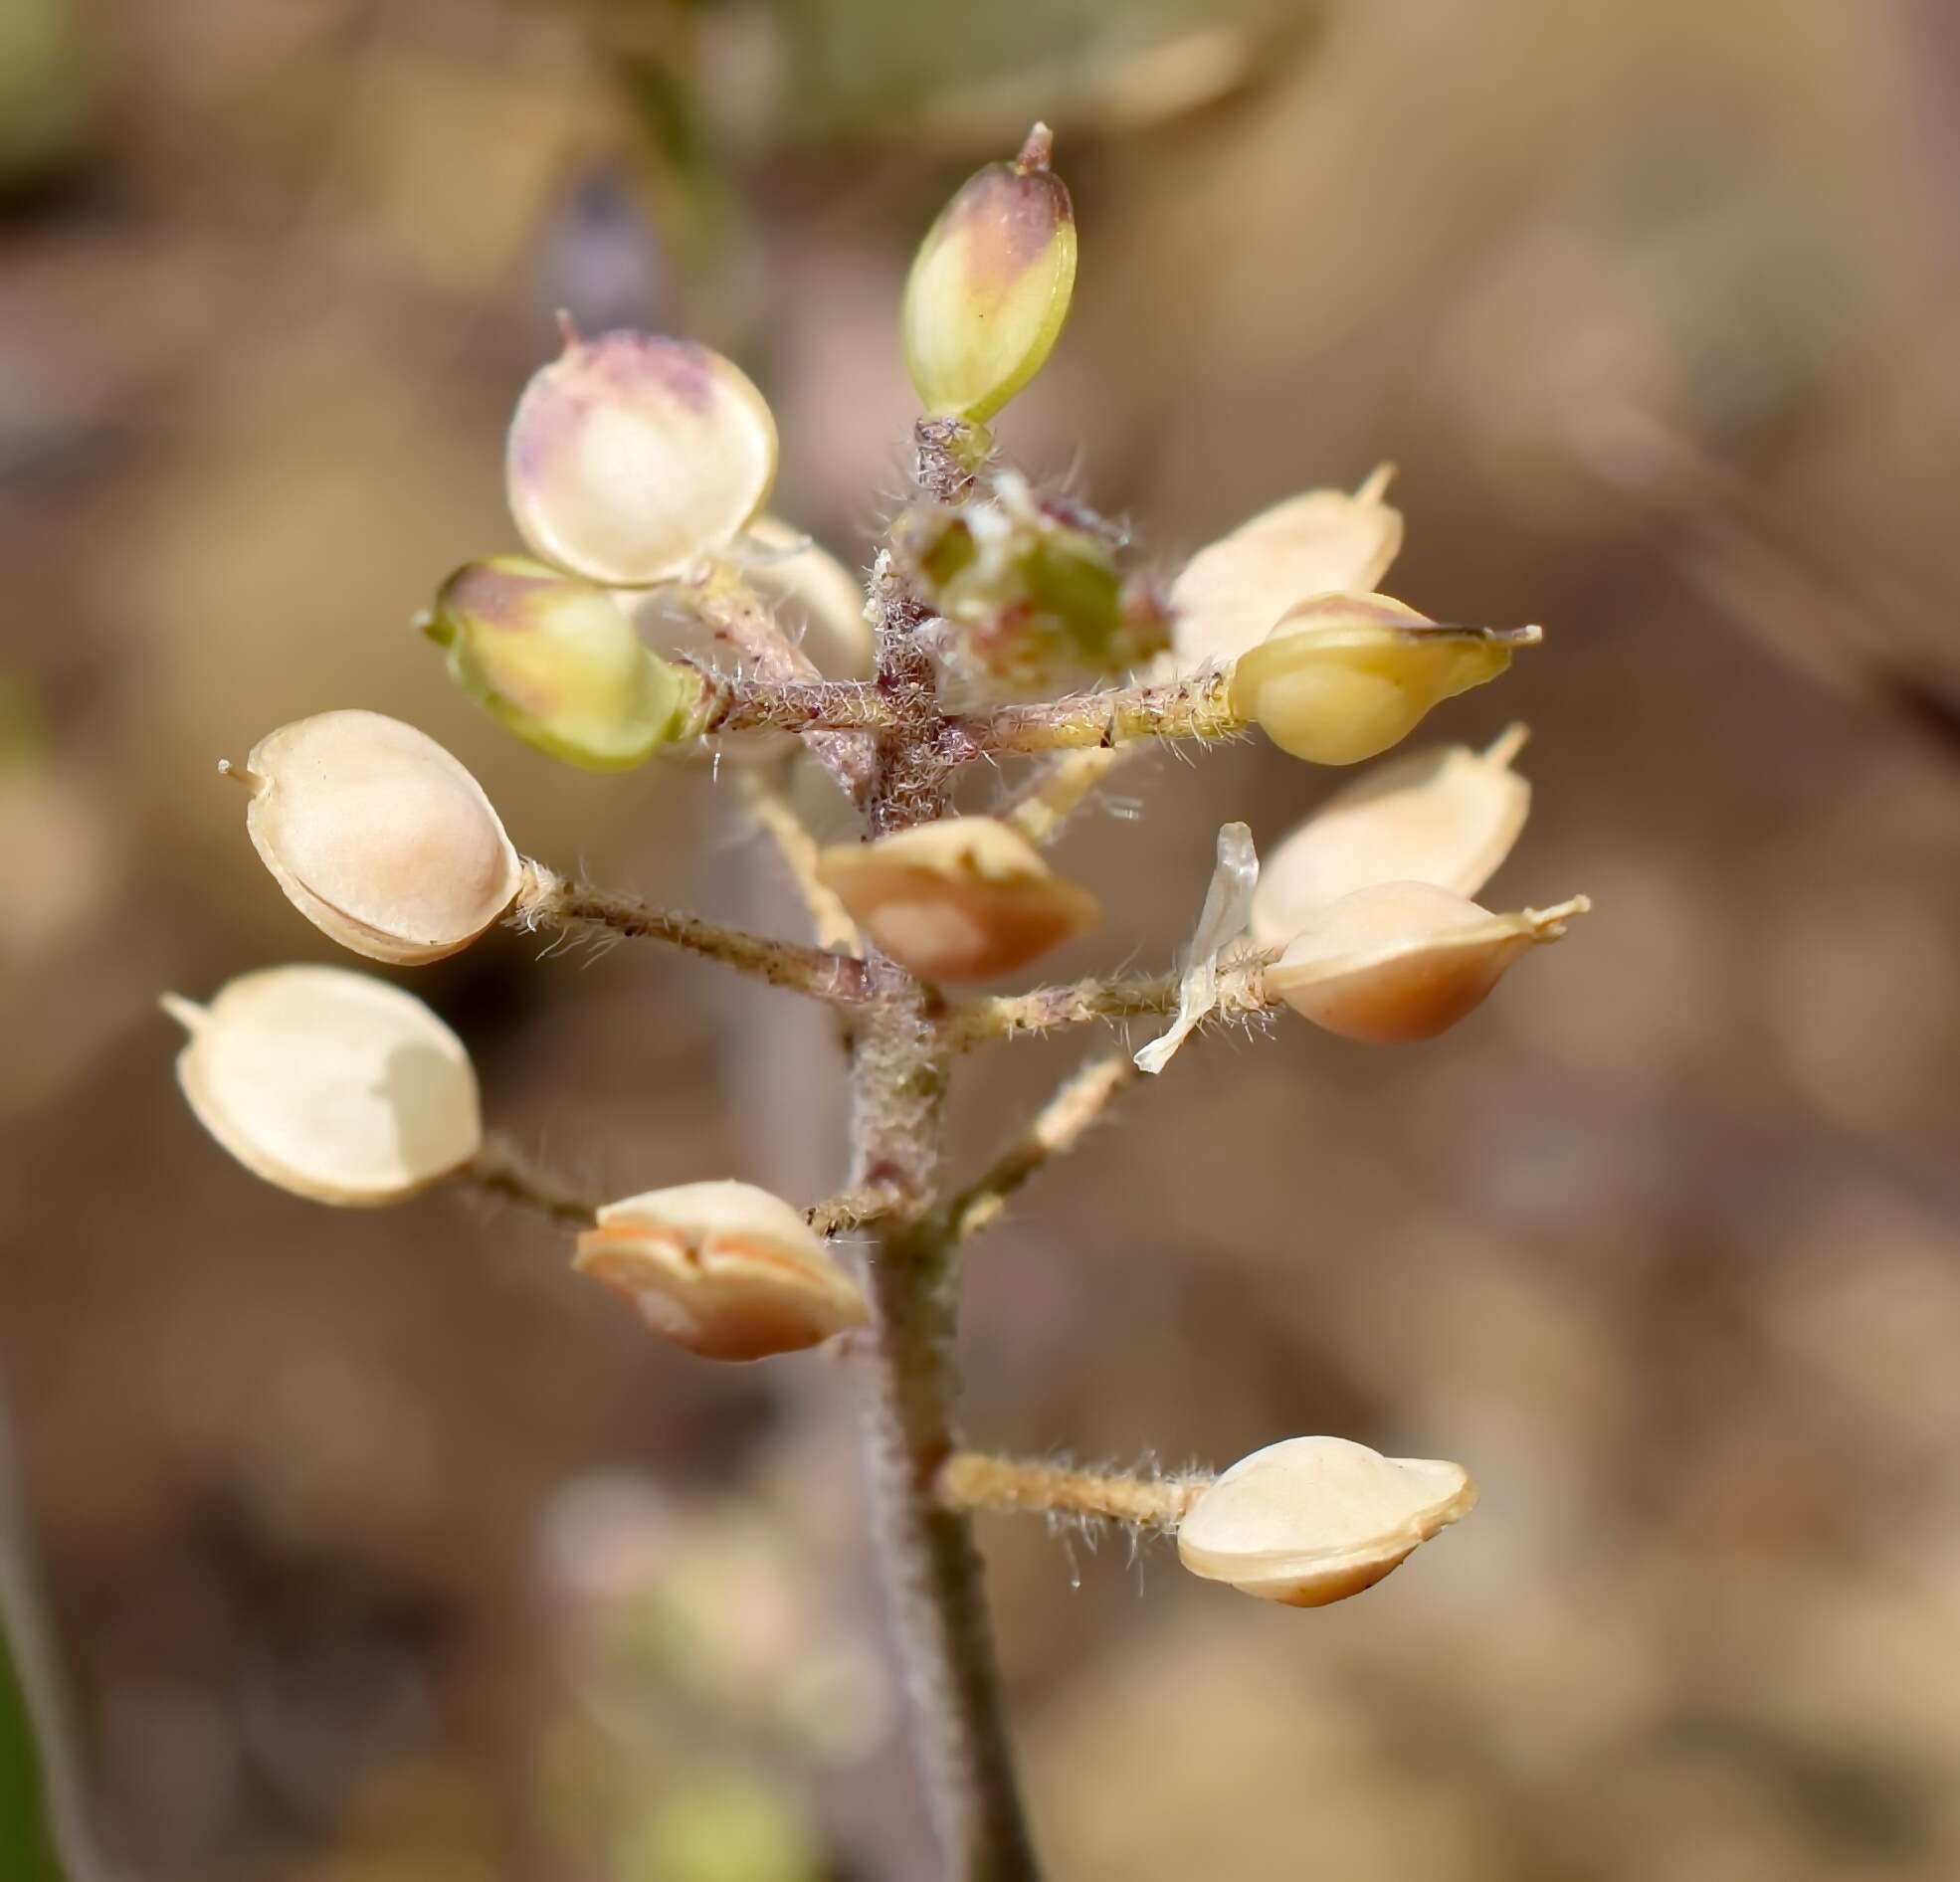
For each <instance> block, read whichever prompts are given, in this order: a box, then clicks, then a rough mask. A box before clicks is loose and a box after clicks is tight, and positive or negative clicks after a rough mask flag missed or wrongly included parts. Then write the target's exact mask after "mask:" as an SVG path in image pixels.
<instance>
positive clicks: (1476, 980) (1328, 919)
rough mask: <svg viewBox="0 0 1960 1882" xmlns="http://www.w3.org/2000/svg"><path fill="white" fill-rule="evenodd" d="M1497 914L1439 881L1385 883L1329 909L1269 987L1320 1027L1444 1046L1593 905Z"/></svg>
mask: <svg viewBox="0 0 1960 1882" xmlns="http://www.w3.org/2000/svg"><path fill="white" fill-rule="evenodd" d="M1591 905H1592V904H1591V903H1590V902H1588V901H1587V899H1586V898H1585V896H1583V895H1577V896H1574V897H1573V898H1572V900H1570V901H1568V902H1561V903H1560V904H1559V905H1558V906H1557V907H1556V908H1546V909H1532V908H1527V909H1524V910H1522V911H1521V912H1519V913H1517V914H1514V915H1493V914H1492V913H1491V912H1490V911H1489V910H1488V909H1487V908H1479V907H1478V906H1477V905H1476V903H1475V902H1473V901H1470V900H1469V899H1468V898H1467V897H1465V896H1462V895H1457V894H1454V893H1452V892H1451V891H1450V890H1449V889H1447V888H1438V887H1437V886H1436V885H1435V884H1434V883H1431V882H1384V883H1381V884H1378V885H1377V886H1375V887H1373V888H1363V889H1356V890H1354V891H1353V893H1351V894H1348V895H1343V896H1342V897H1341V898H1340V900H1339V901H1337V902H1334V903H1332V904H1330V905H1329V906H1328V907H1326V908H1323V909H1321V910H1320V911H1319V912H1318V913H1317V914H1316V915H1314V916H1313V917H1312V918H1311V920H1310V921H1309V922H1308V923H1307V925H1306V926H1305V927H1304V928H1303V929H1302V930H1301V931H1300V932H1299V933H1298V934H1296V935H1295V936H1294V937H1293V939H1292V941H1291V942H1290V943H1288V945H1287V947H1286V951H1285V952H1284V953H1283V954H1282V955H1280V957H1279V959H1278V960H1277V961H1276V962H1275V963H1274V965H1273V966H1271V967H1269V968H1268V969H1267V970H1266V986H1267V990H1268V991H1269V992H1270V993H1274V994H1277V995H1278V996H1279V998H1280V999H1282V1000H1283V1001H1285V1003H1286V1004H1287V1006H1289V1007H1291V1008H1292V1010H1293V1011H1294V1012H1295V1013H1297V1014H1299V1015H1300V1016H1301V1017H1302V1018H1304V1019H1308V1020H1311V1021H1312V1022H1313V1024H1314V1025H1315V1026H1318V1027H1324V1028H1325V1029H1326V1030H1327V1031H1328V1032H1329V1033H1338V1034H1340V1035H1341V1036H1342V1037H1344V1038H1351V1039H1365V1040H1367V1041H1368V1042H1369V1043H1371V1044H1377V1045H1395V1044H1403V1043H1406V1042H1408V1041H1410V1040H1412V1039H1426V1038H1434V1037H1435V1036H1436V1035H1437V1034H1439V1033H1442V1032H1444V1031H1446V1030H1447V1029H1449V1028H1450V1027H1453V1026H1455V1025H1456V1024H1457V1022H1458V1021H1459V1020H1461V1019H1463V1018H1464V1016H1465V1015H1466V1014H1468V1013H1470V1012H1471V1011H1472V1010H1474V1009H1475V1008H1476V1007H1477V1006H1478V1005H1480V1004H1481V1003H1482V1001H1483V999H1484V997H1485V996H1486V995H1487V994H1488V993H1489V992H1490V990H1491V988H1493V987H1494V986H1496V984H1497V982H1498V981H1499V980H1500V979H1501V978H1502V977H1503V973H1504V970H1505V969H1506V968H1507V967H1509V966H1510V964H1511V963H1512V962H1513V961H1515V960H1516V959H1517V958H1518V956H1519V955H1520V954H1522V953H1523V952H1524V951H1525V949H1527V948H1529V947H1531V946H1532V945H1533V944H1534V943H1537V942H1540V941H1555V940H1557V939H1558V937H1559V936H1560V935H1562V934H1563V933H1564V932H1565V924H1566V922H1567V921H1568V920H1570V919H1571V917H1572V916H1574V915H1582V914H1584V913H1585V912H1586V910H1587V909H1588V908H1589V907H1591Z"/></svg>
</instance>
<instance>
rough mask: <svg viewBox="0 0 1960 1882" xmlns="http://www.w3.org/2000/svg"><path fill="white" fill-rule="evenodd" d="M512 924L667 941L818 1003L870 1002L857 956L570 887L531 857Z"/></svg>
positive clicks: (580, 885) (586, 887) (513, 905)
mask: <svg viewBox="0 0 1960 1882" xmlns="http://www.w3.org/2000/svg"><path fill="white" fill-rule="evenodd" d="M505 919H506V920H509V921H511V922H514V923H516V924H517V925H518V926H520V927H525V928H565V929H578V928H587V929H599V930H603V931H605V932H607V933H611V934H619V935H628V936H631V937H633V938H635V939H638V940H646V941H665V942H666V943H667V944H668V945H669V946H670V947H677V948H686V950H687V951H688V952H689V953H693V954H704V955H706V956H707V957H708V958H709V959H710V960H715V961H720V962H723V963H724V964H725V965H727V966H729V967H732V968H733V969H735V971H736V972H737V973H740V974H750V975H753V976H754V977H755V978H756V979H757V980H766V981H768V982H769V983H770V985H771V986H774V987H788V988H791V989H792V990H794V991H795V992H797V993H800V994H808V995H809V996H810V997H811V998H812V999H813V1000H827V1001H829V1002H830V1003H831V1004H832V1005H834V1006H841V1007H850V1006H854V1005H856V1004H857V1003H859V1002H860V1001H862V1000H863V998H864V980H865V975H864V967H863V964H862V963H861V962H859V961H858V960H856V959H855V958H853V957H852V956H850V955H846V954H833V953H831V952H830V951H829V950H828V949H825V948H812V947H805V946H803V945H801V944H800V943H798V942H795V941H776V940H772V939H770V938H769V937H768V936H767V935H759V934H750V933H748V932H747V931H746V930H745V929H741V928H728V927H724V926H723V925H722V924H721V923H720V922H718V921H703V920H702V919H701V918H700V917H699V916H698V915H686V914H682V913H681V912H680V911H679V910H676V909H672V908H654V907H651V906H650V905H649V904H647V903H646V902H643V901H639V900H636V899H635V898H634V897H633V896H631V895H615V894H613V893H612V892H611V891H610V890H608V889H601V888H593V887H590V886H589V885H588V884H586V883H583V882H567V881H566V880H565V879H564V878H563V877H562V876H559V875H554V874H553V873H552V872H551V870H549V869H547V868H546V867H545V866H544V865H543V863H541V862H535V861H532V860H531V859H530V858H528V857H526V858H525V861H524V879H523V886H522V887H521V888H520V889H519V890H518V893H517V899H516V900H515V901H514V902H513V903H511V905H510V913H509V914H508V916H506V917H505Z"/></svg>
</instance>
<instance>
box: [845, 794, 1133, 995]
mask: <svg viewBox="0 0 1960 1882" xmlns="http://www.w3.org/2000/svg"><path fill="white" fill-rule="evenodd" d="M817 875H818V879H819V880H820V881H822V882H823V883H824V885H825V886H826V887H827V888H829V889H830V890H832V892H833V893H835V894H836V896H837V898H838V899H839V900H840V901H841V902H843V904H844V906H845V908H846V910H847V911H848V912H849V913H850V916H851V918H852V920H853V921H855V922H856V923H857V924H858V926H859V927H861V928H862V929H864V931H865V932H866V933H867V934H868V935H870V936H871V938H872V939H873V940H874V941H875V942H877V944H878V945H879V946H880V947H881V948H882V949H883V951H884V952H885V953H886V954H888V955H890V956H891V958H892V959H893V960H894V961H896V962H898V964H899V965H900V966H901V967H907V968H909V969H910V970H911V971H912V972H913V973H914V974H917V975H919V976H921V977H922V978H924V979H926V980H956V981H957V980H993V979H995V978H997V977H998V976H999V975H1002V974H1011V973H1014V972H1015V971H1016V970H1017V969H1019V968H1022V967H1025V966H1027V965H1028V963H1029V962H1030V961H1033V960H1036V959H1038V958H1039V957H1040V956H1041V955H1044V954H1046V953H1047V952H1048V951H1049V950H1050V949H1051V948H1055V947H1059V946H1060V945H1061V944H1062V943H1063V942H1064V941H1067V940H1070V939H1072V938H1073V937H1074V936H1076V935H1078V934H1084V933H1086V932H1088V931H1089V930H1090V929H1092V928H1094V927H1096V926H1097V925H1098V924H1099V923H1100V921H1101V919H1102V905H1101V903H1099V902H1098V901H1097V900H1096V899H1095V897H1094V896H1093V895H1091V894H1090V893H1089V892H1088V890H1087V889H1085V888H1082V887H1080V886H1079V885H1078V884H1077V883H1075V882H1071V881H1069V880H1068V879H1067V878H1066V877H1065V876H1060V875H1058V874H1056V872H1055V871H1054V870H1053V869H1051V868H1050V867H1049V865H1048V863H1047V861H1046V859H1045V858H1044V857H1043V855H1042V853H1041V851H1040V850H1039V849H1037V848H1036V847H1034V845H1032V844H1031V843H1029V842H1028V840H1027V839H1026V838H1025V837H1023V836H1021V835H1020V834H1019V833H1018V832H1017V831H1014V830H1011V829H1009V828H1008V826H1007V825H1005V824H1003V823H1000V822H999V821H997V820H996V819H994V818H991V817H949V818H946V819H943V820H942V821H940V822H938V823H934V824H921V825H920V826H919V827H918V828H917V829H915V830H905V831H899V832H897V833H895V834H894V835H892V836H889V837H881V838H880V839H879V840H878V841H877V842H876V843H869V844H840V845H837V846H836V847H832V848H829V849H826V850H824V851H823V852H822V854H821V855H820V856H819V857H818V859H817Z"/></svg>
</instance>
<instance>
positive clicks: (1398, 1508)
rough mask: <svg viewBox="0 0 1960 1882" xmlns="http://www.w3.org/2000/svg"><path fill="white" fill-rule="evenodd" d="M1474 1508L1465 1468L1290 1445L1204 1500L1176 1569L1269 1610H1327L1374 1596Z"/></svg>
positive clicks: (1325, 1441) (1259, 1459)
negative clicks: (1264, 1603) (1352, 1598)
mask: <svg viewBox="0 0 1960 1882" xmlns="http://www.w3.org/2000/svg"><path fill="white" fill-rule="evenodd" d="M1475 1502H1476V1485H1475V1484H1473V1483H1472V1482H1471V1481H1470V1472H1469V1471H1467V1470H1466V1469H1465V1468H1464V1467H1463V1465H1462V1464H1453V1463H1443V1462H1438V1461H1432V1460H1431V1459H1429V1458H1426V1457H1384V1456H1382V1455H1381V1453H1380V1452H1379V1451H1373V1450H1370V1449H1369V1448H1368V1447H1367V1445H1365V1444H1355V1443H1351V1442H1349V1440H1348V1439H1346V1438H1344V1437H1289V1438H1287V1439H1286V1440H1285V1441H1284V1442H1283V1443H1278V1444H1269V1445H1268V1446H1267V1447H1266V1448H1265V1449H1264V1450H1256V1451H1254V1452H1253V1454H1252V1455H1251V1456H1250V1457H1242V1458H1240V1460H1239V1461H1238V1462H1237V1463H1236V1464H1234V1465H1233V1466H1232V1468H1231V1469H1230V1470H1228V1471H1226V1472H1225V1474H1224V1475H1223V1476H1221V1477H1220V1478H1219V1479H1218V1481H1217V1482H1216V1483H1213V1484H1211V1485H1209V1486H1208V1487H1207V1488H1206V1489H1204V1490H1202V1491H1200V1492H1199V1494H1198V1498H1197V1500H1196V1501H1195V1502H1194V1503H1193V1504H1192V1506H1191V1508H1190V1510H1189V1511H1188V1512H1187V1513H1186V1515H1185V1518H1184V1521H1183V1523H1182V1524H1181V1525H1180V1527H1179V1529H1178V1532H1177V1553H1178V1559H1179V1560H1180V1561H1181V1562H1182V1563H1183V1564H1184V1566H1185V1567H1186V1568H1187V1569H1189V1570H1190V1571H1191V1573H1192V1574H1193V1575H1199V1576H1203V1577H1204V1579H1205V1580H1206V1581H1208V1582H1230V1583H1231V1584H1232V1586H1233V1587H1234V1588H1236V1589H1238V1590H1239V1591H1240V1592H1241V1593H1242V1594H1245V1595H1257V1596H1258V1597H1259V1598H1260V1599H1261V1600H1270V1601H1284V1602H1285V1603H1286V1605H1287V1606H1289V1607H1324V1606H1325V1605H1326V1604H1327V1603H1328V1602H1329V1601H1337V1600H1345V1599H1346V1598H1347V1597H1348V1596H1349V1595H1358V1594H1360V1593H1361V1591H1362V1590H1363V1589H1364V1588H1373V1587H1374V1585H1375V1584H1376V1583H1377V1582H1379V1581H1380V1580H1381V1579H1382V1577H1383V1576H1385V1575H1387V1574H1388V1573H1389V1572H1390V1571H1391V1570H1392V1569H1394V1568H1396V1567H1397V1566H1398V1565H1400V1564H1401V1563H1403V1562H1405V1561H1407V1560H1408V1558H1409V1556H1410V1555H1411V1554H1413V1553H1414V1551H1415V1549H1416V1548H1417V1546H1418V1545H1419V1544H1421V1543H1425V1542H1427V1541H1428V1540H1429V1539H1430V1538H1431V1537H1432V1536H1434V1535H1435V1534H1436V1532H1437V1531H1438V1530H1440V1529H1443V1528H1445V1527H1446V1526H1447V1525H1449V1524H1451V1523H1454V1522H1456V1521H1457V1519H1458V1518H1459V1517H1462V1516H1467V1515H1468V1514H1469V1513H1470V1509H1471V1507H1472V1506H1473V1505H1474V1504H1475Z"/></svg>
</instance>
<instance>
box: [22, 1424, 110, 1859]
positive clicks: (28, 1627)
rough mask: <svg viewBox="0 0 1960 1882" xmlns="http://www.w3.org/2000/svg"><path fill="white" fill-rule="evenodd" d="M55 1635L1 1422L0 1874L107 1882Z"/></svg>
mask: <svg viewBox="0 0 1960 1882" xmlns="http://www.w3.org/2000/svg"><path fill="white" fill-rule="evenodd" d="M73 1742H74V1741H73V1737H72V1735H71V1733H70V1732H69V1730H68V1719H67V1706H66V1701H65V1698H64V1695H63V1692H62V1686H61V1680H60V1677H59V1675H58V1673H57V1670H56V1663H55V1651H54V1644H53V1636H52V1634H51V1631H50V1629H49V1626H48V1622H47V1617H46V1615H45V1613H44V1612H43V1609H42V1606H41V1602H40V1599H39V1596H38V1595H37V1593H36V1591H35V1587H34V1581H33V1574H32V1565H31V1562H30V1558H29V1551H28V1546H27V1538H26V1535H25V1531H24V1528H23V1525H22V1522H21V1517H20V1505H19V1499H18V1498H17V1497H16V1495H15V1493H14V1477H13V1455H12V1451H11V1448H10V1445H9V1442H8V1438H7V1432H6V1428H5V1426H4V1425H0V1876H3V1877H5V1878H6V1882H107V1878H108V1872H107V1870H106V1869H105V1868H104V1867H103V1866H102V1864H101V1862H100V1861H99V1859H98V1857H97V1856H96V1854H95V1852H94V1849H93V1846H92V1843H91V1839H90V1838H89V1836H88V1834H87V1832H86V1830H85V1828H84V1825H83V1820H82V1808H81V1802H82V1798H81V1786H80V1783H79V1781H78V1774H77V1771H76V1768H75V1764H74V1760H73V1757H72V1755H71V1751H70V1747H71V1746H72V1745H73Z"/></svg>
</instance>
